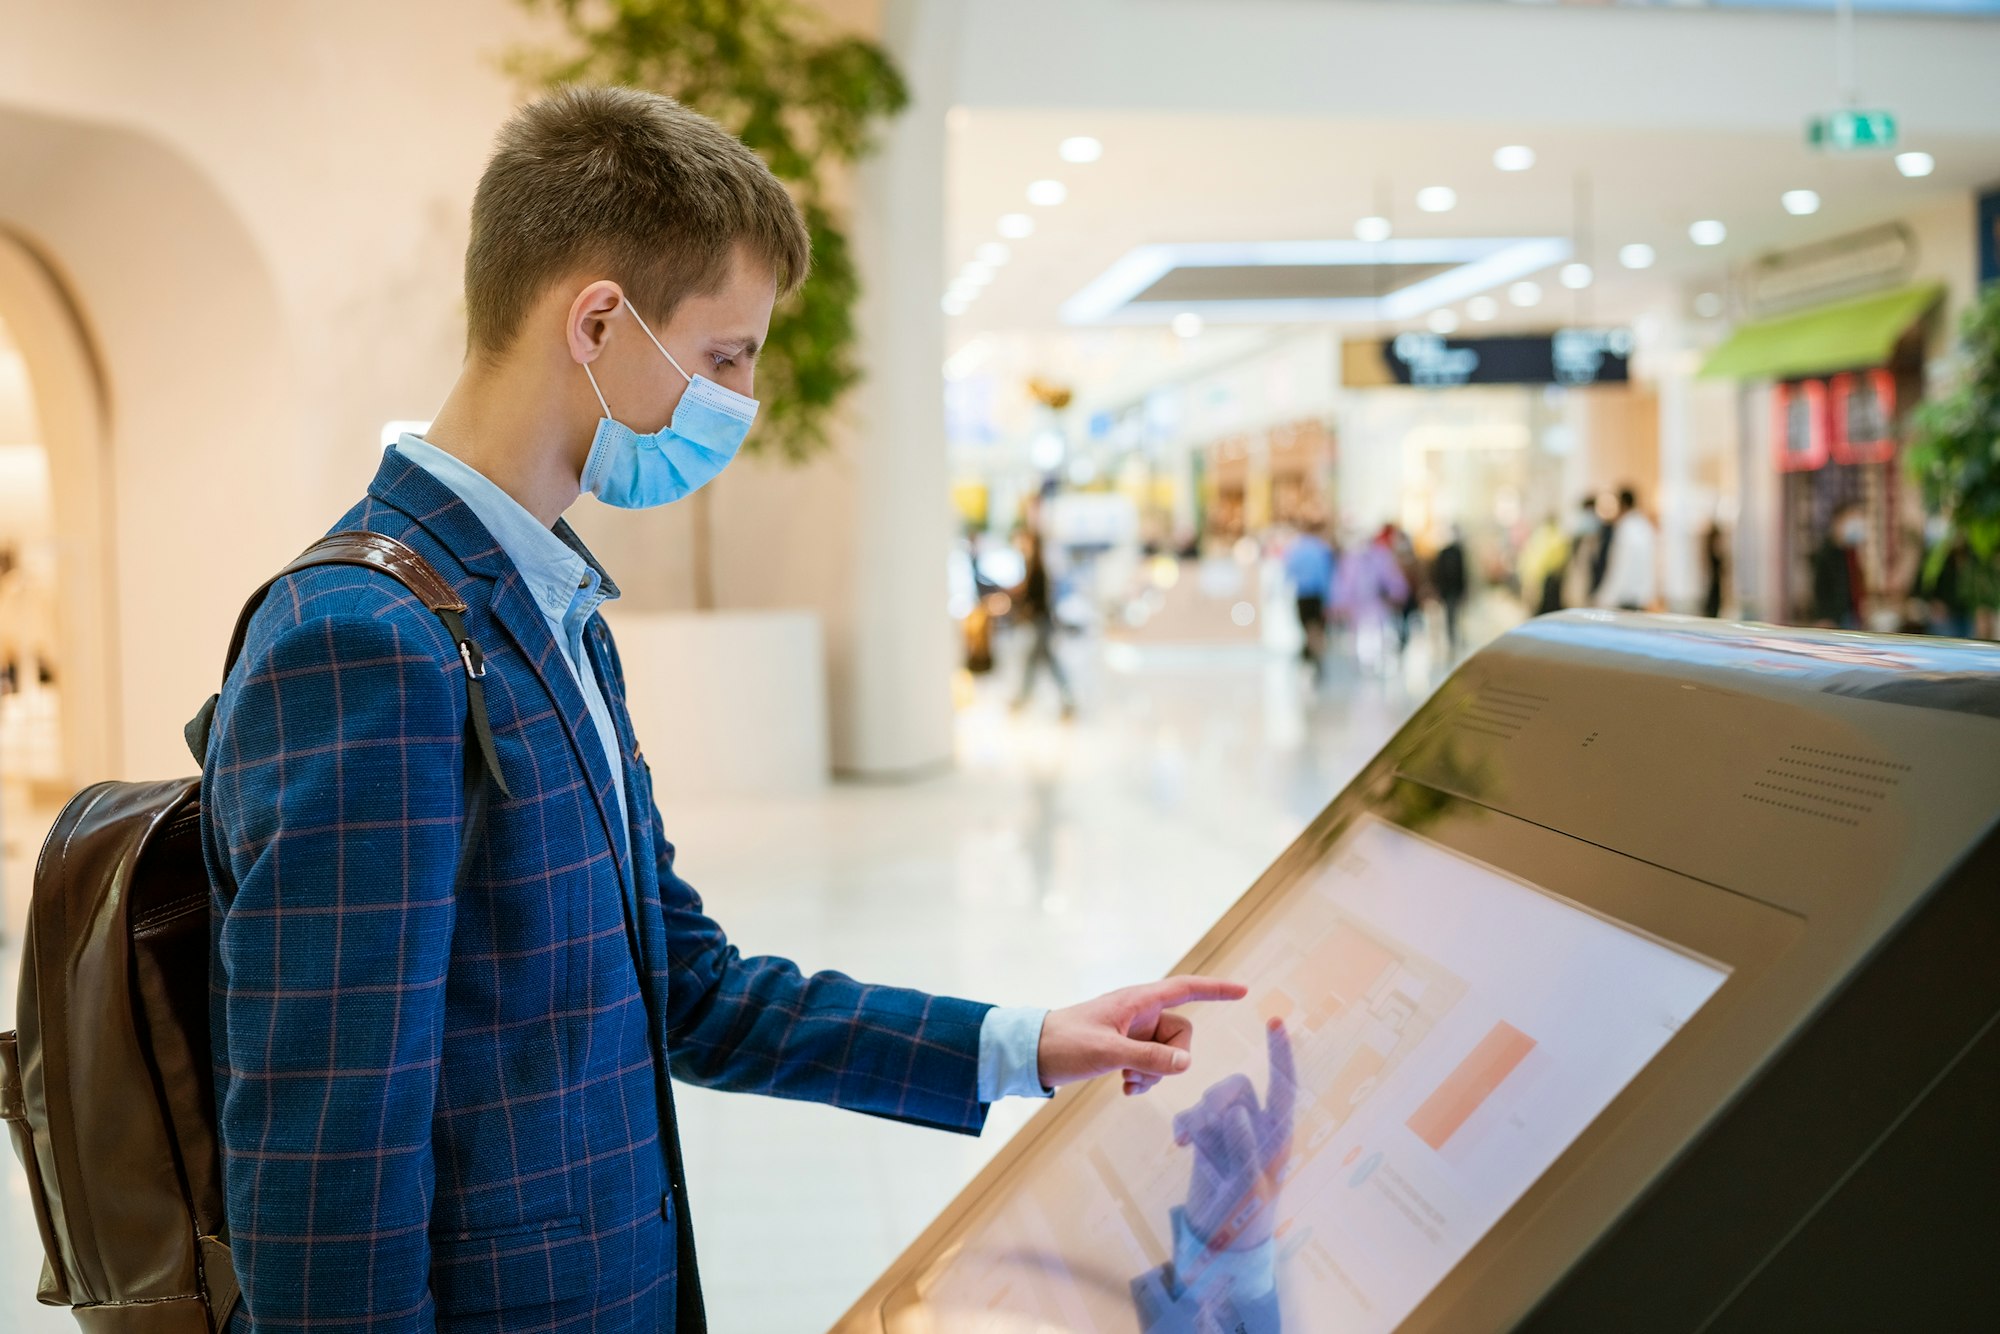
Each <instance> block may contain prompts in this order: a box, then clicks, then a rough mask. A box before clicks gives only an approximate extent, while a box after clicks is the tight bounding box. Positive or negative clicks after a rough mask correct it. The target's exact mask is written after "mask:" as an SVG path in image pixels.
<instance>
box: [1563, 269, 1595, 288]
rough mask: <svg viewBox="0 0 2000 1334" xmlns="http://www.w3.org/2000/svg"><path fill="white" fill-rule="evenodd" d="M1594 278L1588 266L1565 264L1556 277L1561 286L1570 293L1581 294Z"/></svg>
mask: <svg viewBox="0 0 2000 1334" xmlns="http://www.w3.org/2000/svg"><path fill="white" fill-rule="evenodd" d="M1595 276H1596V275H1595V274H1593V273H1592V272H1591V271H1590V265H1588V264H1565V265H1563V266H1562V272H1561V273H1558V274H1557V275H1556V277H1557V278H1558V279H1559V280H1560V281H1561V282H1562V285H1563V286H1564V287H1567V288H1568V289H1569V290H1570V291H1572V292H1581V291H1582V290H1583V289H1584V288H1586V287H1588V286H1590V282H1591V279H1592V278H1594V277H1595Z"/></svg>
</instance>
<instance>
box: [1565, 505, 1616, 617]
mask: <svg viewBox="0 0 2000 1334" xmlns="http://www.w3.org/2000/svg"><path fill="white" fill-rule="evenodd" d="M1610 557H1611V542H1610V534H1609V533H1607V532H1606V531H1605V527H1604V520H1603V519H1602V518H1600V517H1599V516H1598V513H1597V497H1596V496H1595V495H1588V496H1585V497H1584V498H1583V500H1582V501H1581V502H1580V503H1579V504H1578V505H1577V507H1576V509H1574V510H1573V511H1571V513H1570V548H1569V567H1568V568H1567V569H1566V570H1564V571H1563V587H1562V602H1563V605H1564V606H1565V607H1589V606H1594V605H1596V602H1597V589H1598V586H1599V585H1600V584H1602V583H1603V582H1604V563H1605V561H1607V560H1609V559H1610Z"/></svg>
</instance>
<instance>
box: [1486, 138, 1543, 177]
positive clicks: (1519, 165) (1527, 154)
mask: <svg viewBox="0 0 2000 1334" xmlns="http://www.w3.org/2000/svg"><path fill="white" fill-rule="evenodd" d="M1493 165H1494V166H1496V167H1498V168H1500V170H1502V171H1526V170H1527V169H1528V168H1530V167H1532V166H1534V165H1535V150H1534V149H1532V148H1530V147H1528V146H1527V145H1526V144H1508V145H1507V146H1506V147H1505V148H1496V149H1494V150H1493Z"/></svg>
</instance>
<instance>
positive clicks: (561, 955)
mask: <svg viewBox="0 0 2000 1334" xmlns="http://www.w3.org/2000/svg"><path fill="white" fill-rule="evenodd" d="M353 528H366V529H372V530H374V531H377V532H382V533H387V534H389V535H391V536H393V537H396V538H398V539H400V540H401V541H403V542H405V543H407V544H408V545H409V546H411V547H412V548H414V549H415V550H416V551H418V552H419V553H421V554H422V555H423V556H424V557H425V558H426V559H428V560H429V561H430V562H431V564H432V565H434V566H435V567H436V568H437V570H438V572H439V573H440V574H442V575H443V576H444V577H445V578H446V579H447V580H448V581H449V582H450V583H451V584H452V585H453V586H454V587H455V588H456V589H457V590H458V593H459V596H460V597H461V598H463V599H464V601H465V602H466V603H468V604H469V606H470V610H469V611H468V612H467V614H466V623H467V627H468V629H469V630H470V632H471V634H472V636H473V638H474V639H475V640H477V642H478V643H479V645H480V646H481V647H482V648H483V649H484V650H485V654H486V678H485V687H486V699H487V706H488V710H489V712H490V714H491V718H492V724H493V732H494V735H495V740H496V742H497V744H498V749H499V757H500V765H501V771H502V773H503V774H504V775H505V777H506V780H507V786H508V788H509V789H510V791H511V792H512V794H513V795H512V796H511V797H508V798H502V797H501V796H500V795H499V794H498V793H497V792H494V793H493V794H492V798H491V802H490V804H489V806H488V809H487V813H486V816H485V821H484V828H483V831H482V833H481V836H480V837H479V838H478V839H477V840H476V842H475V844H474V846H473V847H472V850H471V851H470V853H469V854H468V857H469V861H468V865H467V867H466V874H465V877H464V880H463V882H462V883H456V884H455V876H454V870H455V863H456V860H457V855H458V846H459V835H460V829H461V817H462V814H463V810H462V808H463V805H464V790H463V780H462V777H461V775H462V773H463V768H462V756H463V753H464V752H463V749H462V747H463V746H464V745H465V744H466V743H465V739H464V738H465V735H466V727H465V721H466V720H465V710H466V692H465V682H464V677H463V672H464V668H463V666H462V664H461V663H460V661H459V657H458V653H457V651H456V648H455V646H454V645H453V643H452V642H451V640H450V638H449V636H448V635H447V634H446V633H445V632H444V629H443V627H442V626H441V625H440V623H439V622H438V621H437V619H436V618H435V617H434V616H433V615H432V613H431V612H430V611H429V610H427V609H426V608H425V607H424V606H423V604H422V603H420V602H418V601H417V600H415V599H414V598H412V597H411V596H410V595H409V594H408V593H407V592H405V591H404V589H403V588H402V586H401V585H400V584H398V583H396V582H395V581H394V580H392V579H390V578H388V577H387V576H385V575H381V574H378V573H376V572H374V571H369V570H362V569H358V568H354V567H343V566H331V567H320V568H315V569H311V570H306V571H302V572H300V573H298V574H295V575H291V576H289V577H287V578H286V579H284V580H282V581H280V582H279V583H278V584H277V585H276V586H275V587H274V588H273V590H272V592H271V595H270V596H269V598H267V599H266V601H265V603H264V605H263V607H262V608H261V609H260V610H259V611H258V613H257V615H256V617H255V618H254V620H253V621H252V623H251V625H250V629H249V634H248V637H247V640H246V642H245V647H244V651H243V654H242V657H241V658H240V659H239V660H238V662H237V665H236V667H235V668H234V670H232V671H231V673H230V675H229V678H228V681H227V682H226V684H225V686H224V688H223V691H222V699H221V703H220V706H219V707H218V709H217V712H216V716H215V725H214V730H213V732H212V734H211V739H210V743H209V749H208V755H207V759H206V763H205V765H204V772H203V819H204V823H205V830H204V833H205V838H206V846H207V853H208V858H209V869H210V875H211V880H212V883H213V902H212V908H213V921H214V955H213V970H212V983H211V998H210V1005H211V1023H212V1034H213V1038H212V1040H213V1044H214V1053H215V1087H216V1097H217V1114H218V1120H219V1123H220V1132H221V1141H222V1152H223V1164H224V1168H223V1174H224V1185H225V1188H226V1195H227V1201H228V1218H229V1228H230V1233H231V1236H230V1241H231V1243H232V1246H233V1250H234V1256H235V1264H236V1270H237V1274H238V1276H239V1278H240V1279H241V1280H242V1286H243V1293H244V1307H243V1309H242V1310H240V1311H239V1313H238V1315H237V1317H236V1320H235V1321H234V1325H233V1328H234V1329H235V1330H236V1331H238V1334H245V1331H251V1330H259V1331H290V1330H295V1329H300V1328H303V1327H307V1326H310V1327H311V1328H312V1329H313V1330H315V1331H322V1330H326V1331H354V1332H356V1334H360V1332H362V1331H367V1332H369V1334H376V1332H384V1334H386V1332H387V1331H403V1330H423V1331H427V1330H432V1329H437V1330H451V1331H460V1330H464V1331H472V1330H481V1331H499V1330H507V1331H542V1332H554V1331H585V1330H588V1331H595V1332H596V1334H614V1332H618V1331H666V1330H671V1329H672V1328H673V1326H674V1323H675V1314H674V1313H675V1298H676V1284H677V1282H691V1281H693V1280H692V1275H680V1274H677V1272H676V1270H677V1268H678V1265H677V1259H676V1247H675V1229H676V1227H677V1225H678V1218H677V1205H676V1202H675V1201H674V1199H673V1198H671V1195H670V1192H669V1191H668V1186H667V1168H666V1152H667V1146H668V1144H669V1139H670V1137H671V1136H672V1135H673V1134H674V1126H673V1125H672V1123H671V1117H670V1116H669V1115H667V1114H666V1113H665V1112H664V1111H663V1109H665V1108H667V1107H670V1106H671V1099H670V1092H669V1089H668V1088H667V1087H666V1085H665V1084H664V1082H663V1081H664V1075H663V1074H662V1073H661V1071H662V1068H663V1063H664V1064H670V1065H671V1069H672V1074H673V1076H674V1077H676V1078H679V1079H682V1080H685V1081H687V1082H690V1083H695V1084H702V1085H706V1086H709V1087H712V1088H722V1089H730V1090H735V1091H740V1092H750V1093H764V1094H772V1095H776V1096H778V1097H786V1098H806V1099H813V1100H816V1101H820V1102H828V1103H832V1104H835V1105H836V1106H841V1107H847V1108H851V1109H853V1110H856V1111H862V1112H868V1113H872V1114H874V1115H878V1116H886V1117H893V1118H896V1119H900V1120H906V1121H911V1122H916V1123H919V1124H923V1125H929V1126H937V1127H941V1128H944V1129H948V1130H956V1131H963V1132H967V1133H977V1132H978V1130H979V1128H980V1126H981V1125H982V1124H983V1122H984V1120H985V1114H986V1108H985V1107H984V1106H983V1105H982V1104H981V1103H980V1102H979V1101H978V1098H977V1064H978V1048H979V1029H980V1024H981V1022H982V1021H983V1019H984V1018H985V1014H986V1011H987V1009H988V1008H989V1007H987V1006H985V1005H982V1004H976V1003H973V1002H970V1001H963V1000H953V999H948V998H945V997H939V996H930V995H926V994H923V993H921V992H916V991H907V990H899V989H894V988H888V987H877V986H864V985H862V984H860V983H858V982H856V981H854V980H853V979H851V978H848V977H846V976H844V975H842V974H840V973H834V972H824V973H818V974H815V975H813V976H811V977H807V976H803V975H801V973H800V972H799V970H798V969H797V967H795V966H794V965H793V964H791V963H789V962H788V961H786V960H783V959H776V958H745V957H743V956H742V955H740V954H739V953H738V952H737V950H736V948H735V947H734V946H733V945H731V944H730V943H729V941H728V939H727V937H726V936H725V935H724V934H723V931H722V928H721V927H720V926H718V925H717V924H716V923H715V921H714V920H713V919H711V918H710V917H709V916H708V915H707V913H706V912H704V911H703V908H702V902H701V899H700V897H699V896H698V895H697V894H696V893H695V891H694V890H693V889H692V888H690V887H689V886H688V884H687V883H686V882H685V881H684V880H682V879H681V878H680V877H679V876H677V875H675V874H674V849H673V846H672V845H671V844H669V843H668V842H667V839H666V834H665V831H664V829H663V827H662V825H661V821H660V815H659V812H658V810H657V808H656V807H655V805H654V802H653V795H652V783H651V779H650V776H649V769H648V765H647V763H646V761H645V759H644V758H643V756H642V754H641V751H640V748H639V744H638V741H637V740H636V738H635V737H634V736H633V733H632V722H631V718H630V716H629V714H628V713H627V711H626V708H625V685H624V675H623V670H622V668H621V666H620V664H619V661H618V652H617V649H616V648H615V647H614V646H613V644H612V641H611V636H610V634H609V632H608V631H606V629H605V627H604V623H603V621H602V619H601V618H599V619H594V620H593V621H592V623H591V625H590V627H589V630H588V633H587V635H586V641H585V642H586V644H587V646H588V651H589V655H590V658H591V662H592V665H593V666H594V668H595V670H596V671H597V673H598V675H599V679H600V681H601V682H602V684H603V687H604V693H605V695H606V698H607V700H608V702H609V704H610V707H611V712H612V714H613V717H614V719H615V722H616V726H617V732H618V737H619V741H620V744H621V748H622V750H623V754H622V755H621V757H620V758H621V760H622V762H623V764H624V768H625V785H626V793H627V807H628V809H629V810H630V812H631V818H630V822H629V827H625V828H619V827H617V826H618V825H619V823H620V822H619V819H618V815H617V811H618V805H617V800H616V797H615V795H614V793H613V790H612V775H611V772H610V770H609V768H608V767H607V765H606V762H605V757H604V747H603V746H602V744H601V743H600V742H599V740H598V738H597V736H596V734H595V732H594V731H593V730H592V724H591V721H590V718H589V715H588V713H587V712H586V710H585V706H584V701H583V696H582V693H581V692H580V691H579V690H578V688H577V685H576V682H575V680H574V678H573V677H572V676H571V675H570V673H569V670H568V668H567V666H566V665H565V664H564V662H563V659H562V657H561V653H560V650H559V649H558V648H557V646H556V642H555V640H554V638H553V636H552V635H551V634H550V631H549V628H548V623H547V622H546V621H545V620H544V619H543V616H542V613H541V611H540V610H539V609H538V608H537V607H536V605H535V603H534V601H533V599H532V597H531V596H530V595H529V593H528V591H527V589H526V588H525V587H524V586H523V584H522V580H521V576H520V574H519V572H518V570H517V569H516V568H515V566H514V564H513V563H512V561H511V560H509V559H508V557H507V556H506V555H505V553H504V552H503V551H502V550H501V549H500V547H499V546H498V545H497V544H496V543H495V542H494V540H493V539H492V537H491V536H490V535H489V534H488V533H487V531H486V529H485V528H484V527H483V526H482V525H481V524H480V522H479V521H478V519H477V518H475V517H474V516H473V513H472V511H471V510H470V509H468V508H467V507H466V506H465V505H464V504H463V503H462V502H461V501H459V500H458V498H457V497H456V496H455V495H453V494H452V493H451V491H450V490H449V489H448V488H446V487H445V486H443V485H442V484H441V483H439V482H437V481H436V480H435V479H433V478H432V477H431V476H430V475H429V474H427V473H425V472H424V471H423V470H422V469H420V468H418V467H416V466H415V465H413V464H411V463H409V462H408V461H407V460H405V459H403V458H402V456H400V455H398V454H396V453H395V452H393V451H389V452H388V453H386V454H385V458H384V462H383V464H382V467H381V470H380V471H379V472H378V473H377V475H376V477H375V480H374V482H373V484H372V485H371V486H370V487H369V489H368V495H367V498H366V499H365V500H363V501H362V502H361V503H360V504H359V505H357V506H356V507H355V508H353V509H352V510H350V511H349V512H348V513H347V514H346V515H345V516H344V517H343V518H342V519H341V520H340V522H339V523H338V524H337V525H336V529H353ZM566 536H567V534H566ZM571 540H573V539H571ZM668 762H671V759H669V760H668ZM623 877H630V880H631V884H632V887H633V889H634V890H635V891H636V892H635V894H634V895H633V897H632V900H631V903H632V905H633V906H632V909H631V911H634V912H636V921H628V907H627V903H628V901H627V898H626V895H625V892H624V888H625V882H624V879H623Z"/></svg>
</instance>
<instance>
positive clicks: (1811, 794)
mask: <svg viewBox="0 0 2000 1334" xmlns="http://www.w3.org/2000/svg"><path fill="white" fill-rule="evenodd" d="M1909 772H1910V766H1909V765H1907V764H1901V763H1898V762H1897V761H1895V760H1882V759H1877V758H1875V757H1874V756H1872V755H1856V754H1854V753H1853V752H1852V751H1843V750H1829V749H1827V748H1826V747H1824V746H1806V745H1798V744H1793V745H1791V746H1788V747H1786V749H1785V753H1784V754H1783V755H1780V756H1779V757H1778V758H1777V759H1775V760H1773V761H1771V764H1770V766H1769V767H1768V768H1766V769H1765V770H1764V772H1763V775H1762V776H1761V777H1758V778H1754V779H1752V780H1751V782H1750V786H1749V787H1748V788H1747V789H1746V790H1745V791H1744V793H1743V799H1744V800H1745V801H1754V802H1756V803H1758V804H1759V805H1762V806H1771V807H1775V808H1777V809H1779V810H1783V811H1789V812H1791V813H1792V814H1794V815H1808V816H1811V817H1813V818H1814V819H1817V820H1823V821H1826V822H1827V823H1829V824H1840V825H1847V826H1849V827H1859V825H1860V824H1861V821H1862V819H1863V818H1864V817H1866V816H1869V815H1872V814H1873V813H1874V812H1875V810H1876V808H1877V807H1879V806H1880V805H1881V804H1882V802H1883V801H1884V800H1885V799H1886V798H1888V797H1889V796H1891V795H1892V794H1893V793H1894V792H1895V790H1896V788H1897V787H1898V785H1900V784H1901V783H1902V781H1903V778H1904V775H1906V774H1908V773H1909Z"/></svg>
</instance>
